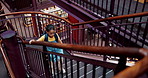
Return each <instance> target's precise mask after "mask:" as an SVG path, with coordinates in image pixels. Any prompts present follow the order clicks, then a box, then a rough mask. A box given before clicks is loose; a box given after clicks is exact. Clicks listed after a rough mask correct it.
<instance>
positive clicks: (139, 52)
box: [23, 41, 148, 57]
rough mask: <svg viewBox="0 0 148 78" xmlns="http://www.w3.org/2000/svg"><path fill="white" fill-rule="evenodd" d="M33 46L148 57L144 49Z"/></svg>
mask: <svg viewBox="0 0 148 78" xmlns="http://www.w3.org/2000/svg"><path fill="white" fill-rule="evenodd" d="M23 43H24V44H29V42H28V41H23ZM31 44H32V45H45V46H49V47H56V48H62V49H68V50H75V51H82V52H89V53H90V52H91V53H94V54H103V55H114V56H127V57H144V56H147V55H148V50H147V49H143V48H125V47H124V48H117V47H96V46H84V45H74V44H60V43H49V42H44V41H33V42H32V43H31Z"/></svg>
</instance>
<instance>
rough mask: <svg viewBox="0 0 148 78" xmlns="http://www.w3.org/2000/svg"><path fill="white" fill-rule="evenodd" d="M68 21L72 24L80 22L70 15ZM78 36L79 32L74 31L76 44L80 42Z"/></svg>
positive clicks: (73, 35)
mask: <svg viewBox="0 0 148 78" xmlns="http://www.w3.org/2000/svg"><path fill="white" fill-rule="evenodd" d="M68 20H69V21H70V22H72V23H78V22H79V21H78V20H77V19H75V18H74V17H72V16H71V15H69V14H68ZM72 28H73V29H74V28H78V26H73V27H72ZM78 34H79V32H78V30H74V31H72V38H73V40H75V41H76V43H78V42H79V41H78Z"/></svg>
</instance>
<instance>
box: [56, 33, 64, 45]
mask: <svg viewBox="0 0 148 78" xmlns="http://www.w3.org/2000/svg"><path fill="white" fill-rule="evenodd" d="M56 34H57V33H56ZM57 36H58V42H59V43H61V44H62V43H63V42H62V40H61V39H60V37H59V35H58V34H57Z"/></svg>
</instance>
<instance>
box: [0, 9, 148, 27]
mask: <svg viewBox="0 0 148 78" xmlns="http://www.w3.org/2000/svg"><path fill="white" fill-rule="evenodd" d="M18 14H44V15H49V16H53V17H55V18H59V19H62V20H64V21H66V22H67V23H69V24H70V25H72V26H78V25H83V24H91V23H95V22H103V21H110V20H117V19H124V18H132V17H138V16H146V15H148V11H147V12H141V13H134V14H128V15H121V16H115V17H108V18H104V19H98V20H91V21H85V22H81V23H71V22H70V21H68V20H66V19H65V18H62V17H58V16H55V15H51V14H47V13H43V12H36V11H24V12H12V13H9V14H1V15H0V17H1V16H8V15H18Z"/></svg>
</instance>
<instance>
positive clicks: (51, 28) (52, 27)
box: [45, 24, 55, 32]
mask: <svg viewBox="0 0 148 78" xmlns="http://www.w3.org/2000/svg"><path fill="white" fill-rule="evenodd" d="M45 29H46V31H47V32H49V31H50V30H55V26H53V25H52V24H49V25H47V26H46V27H45Z"/></svg>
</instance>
